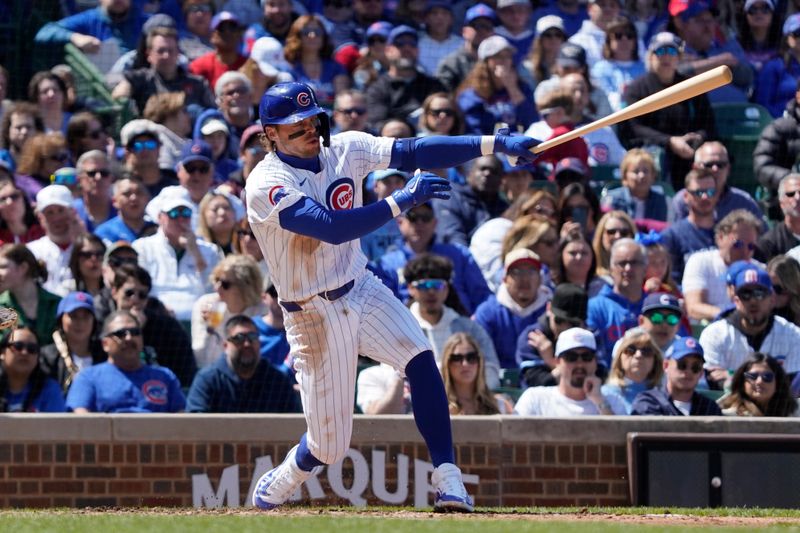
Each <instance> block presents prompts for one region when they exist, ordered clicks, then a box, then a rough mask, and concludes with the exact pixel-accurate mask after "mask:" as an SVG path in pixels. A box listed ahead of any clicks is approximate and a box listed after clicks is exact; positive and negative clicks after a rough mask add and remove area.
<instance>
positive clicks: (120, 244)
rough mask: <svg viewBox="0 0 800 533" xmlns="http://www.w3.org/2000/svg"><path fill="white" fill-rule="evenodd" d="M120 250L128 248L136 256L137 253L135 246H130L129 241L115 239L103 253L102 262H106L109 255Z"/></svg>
mask: <svg viewBox="0 0 800 533" xmlns="http://www.w3.org/2000/svg"><path fill="white" fill-rule="evenodd" d="M120 250H130V251H131V252H133V253H134V254H136V255H137V256H138V255H139V252H137V251H136V248H134V247H133V246H131V243H129V242H128V241H116V242H114V243H113V244H111V246H109V247H108V248H106V253H105V254H104V255H103V263H108V260H109V258H111V256H113V255H114V254H115V253H117V252H118V251H120Z"/></svg>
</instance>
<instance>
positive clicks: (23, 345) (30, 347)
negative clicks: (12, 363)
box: [8, 341, 39, 355]
mask: <svg viewBox="0 0 800 533" xmlns="http://www.w3.org/2000/svg"><path fill="white" fill-rule="evenodd" d="M8 347H9V348H11V349H13V350H14V351H15V352H28V353H29V354H31V355H37V354H38V353H39V345H38V344H36V343H35V342H22V341H13V342H9V343H8Z"/></svg>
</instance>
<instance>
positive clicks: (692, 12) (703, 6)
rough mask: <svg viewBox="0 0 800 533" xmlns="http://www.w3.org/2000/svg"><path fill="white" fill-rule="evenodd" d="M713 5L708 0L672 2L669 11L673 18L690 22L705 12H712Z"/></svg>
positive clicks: (679, 0)
mask: <svg viewBox="0 0 800 533" xmlns="http://www.w3.org/2000/svg"><path fill="white" fill-rule="evenodd" d="M712 7H713V6H712V5H711V3H710V2H708V1H706V0H670V1H669V5H668V6H667V10H668V11H669V14H670V15H672V16H673V17H680V18H681V19H683V20H689V19H690V18H692V17H696V16H697V15H699V14H700V13H703V12H705V11H711V9H712Z"/></svg>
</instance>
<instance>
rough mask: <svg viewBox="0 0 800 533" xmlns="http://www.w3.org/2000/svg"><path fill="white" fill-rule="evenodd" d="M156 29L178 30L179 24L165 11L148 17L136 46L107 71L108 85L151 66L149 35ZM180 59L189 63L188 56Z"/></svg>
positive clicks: (181, 61)
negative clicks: (123, 76)
mask: <svg viewBox="0 0 800 533" xmlns="http://www.w3.org/2000/svg"><path fill="white" fill-rule="evenodd" d="M156 29H158V30H163V29H169V30H176V29H177V24H176V23H175V19H174V18H173V17H172V16H170V15H167V14H164V13H157V14H154V15H152V16H150V17H148V18H147V20H146V21H145V23H144V25H143V26H142V32H141V34H139V38H138V40H137V42H136V48H135V49H134V50H130V51H128V52H125V53H124V54H122V56H120V57H119V59H117V60H116V61H115V62H114V64H113V66H112V67H111V70H109V71H108V73H106V79H107V83H108V85H110V86H114V85H116V84H117V83H119V82H120V81H121V80H122V75H123V74H124V73H125V72H130V71H131V70H137V69H141V68H147V67H148V66H149V63H148V57H147V55H148V54H147V37H148V36H149V35H150V33H151V32H152V31H154V30H156ZM176 37H177V35H176ZM178 61H179V62H180V63H181V64H183V65H184V66H185V65H186V64H187V63H188V62H187V60H186V57H185V56H183V55H180V56H179V58H178Z"/></svg>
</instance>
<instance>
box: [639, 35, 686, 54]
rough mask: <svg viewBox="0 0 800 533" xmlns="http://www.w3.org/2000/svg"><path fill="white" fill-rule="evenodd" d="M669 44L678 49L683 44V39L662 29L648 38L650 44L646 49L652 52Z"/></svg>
mask: <svg viewBox="0 0 800 533" xmlns="http://www.w3.org/2000/svg"><path fill="white" fill-rule="evenodd" d="M670 46H671V47H673V48H677V49H678V50H680V49H681V47H682V46H683V41H681V39H680V37H678V36H677V35H675V34H674V33H670V32H668V31H662V32H660V33H657V34H655V35H654V36H653V38H652V39H650V46H648V47H647V51H648V52H651V53H652V52H655V51H656V50H659V49H661V48H667V47H670Z"/></svg>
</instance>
